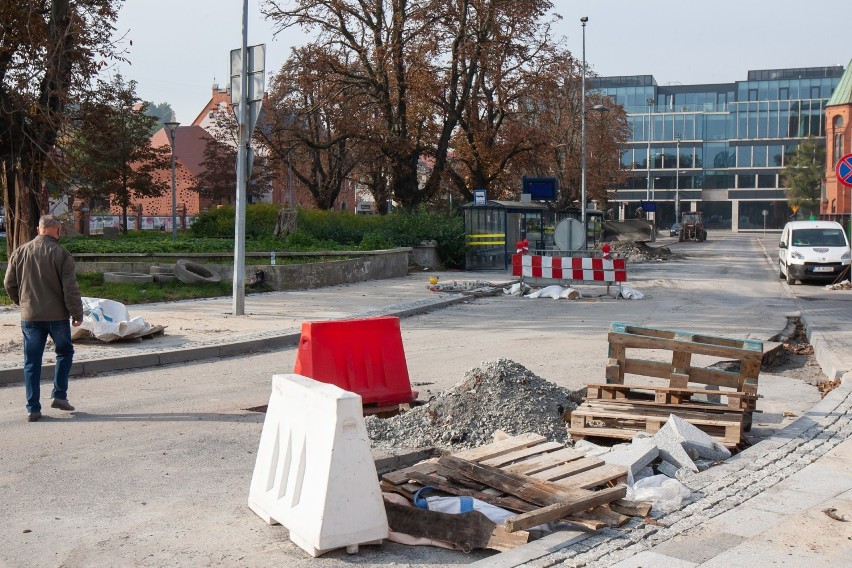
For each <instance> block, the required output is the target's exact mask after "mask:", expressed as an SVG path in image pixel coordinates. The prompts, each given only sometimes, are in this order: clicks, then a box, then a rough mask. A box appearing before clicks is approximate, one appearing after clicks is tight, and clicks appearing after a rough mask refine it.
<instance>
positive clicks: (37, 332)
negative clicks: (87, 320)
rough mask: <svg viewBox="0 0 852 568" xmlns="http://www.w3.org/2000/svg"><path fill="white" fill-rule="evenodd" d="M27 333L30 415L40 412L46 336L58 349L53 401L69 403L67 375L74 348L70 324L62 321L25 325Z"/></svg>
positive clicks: (22, 324) (26, 381)
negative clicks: (66, 401) (58, 399)
mask: <svg viewBox="0 0 852 568" xmlns="http://www.w3.org/2000/svg"><path fill="white" fill-rule="evenodd" d="M21 331H23V333H24V386H25V388H26V391H27V412H41V402H40V401H39V397H40V394H41V389H40V383H41V359H42V356H43V355H44V346H45V344H46V343H47V336H48V335H49V336H50V337H51V338H52V339H53V344H54V346H55V347H56V348H55V350H54V351H55V352H56V365H55V368H54V373H53V398H61V399H63V400H67V399H68V374H69V373H70V372H71V362H72V361H73V360H74V346H73V345H72V344H71V322H70V321H69V320H60V321H22V322H21Z"/></svg>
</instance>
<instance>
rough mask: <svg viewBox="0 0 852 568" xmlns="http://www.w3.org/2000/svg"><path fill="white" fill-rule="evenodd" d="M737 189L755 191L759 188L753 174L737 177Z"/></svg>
mask: <svg viewBox="0 0 852 568" xmlns="http://www.w3.org/2000/svg"><path fill="white" fill-rule="evenodd" d="M737 187H738V188H749V189H753V188H755V187H757V181H756V180H755V175H754V174H753V173H748V174H739V175H737Z"/></svg>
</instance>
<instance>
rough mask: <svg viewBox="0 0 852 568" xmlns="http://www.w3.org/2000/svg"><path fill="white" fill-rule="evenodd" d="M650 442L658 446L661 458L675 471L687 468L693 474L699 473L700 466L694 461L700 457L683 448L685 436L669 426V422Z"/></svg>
mask: <svg viewBox="0 0 852 568" xmlns="http://www.w3.org/2000/svg"><path fill="white" fill-rule="evenodd" d="M650 440H652V441H653V443H655V444H656V445H657V448H658V449H659V451H660V457H661V458H662V459H663V460H664V461H666V462H668V463H670V464H671V465H673V466H674V467H675V469H680V468H686V469H688V470H689V471H691V472H693V473H698V466H696V465H695V462H694V461H693V458H694V457H695V458H697V457H698V453H697V452H694V451H693V452H690V451H687V449H686V448H684V447H683V440H684V438H683V436H681V435H680V434H679V433H678V432H677V431H676V430H675V429H674V428H673V427H672V426H669V422H666V423H665V424H664V425H663V427H662V428H660V429H659V430H658V431H657V433H656V434H654V435H653V436H652V437H651V438H650ZM670 477H671V476H670Z"/></svg>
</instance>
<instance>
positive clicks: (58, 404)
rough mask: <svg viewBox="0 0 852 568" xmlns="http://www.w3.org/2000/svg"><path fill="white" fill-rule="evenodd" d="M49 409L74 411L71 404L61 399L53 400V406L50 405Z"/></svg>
mask: <svg viewBox="0 0 852 568" xmlns="http://www.w3.org/2000/svg"><path fill="white" fill-rule="evenodd" d="M50 407H51V408H58V409H59V410H68V411H71V410H74V407H73V406H71V403H70V402H68V401H67V400H65V399H62V398H54V399H53V404H51V405H50Z"/></svg>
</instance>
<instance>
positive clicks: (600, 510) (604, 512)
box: [567, 499, 630, 527]
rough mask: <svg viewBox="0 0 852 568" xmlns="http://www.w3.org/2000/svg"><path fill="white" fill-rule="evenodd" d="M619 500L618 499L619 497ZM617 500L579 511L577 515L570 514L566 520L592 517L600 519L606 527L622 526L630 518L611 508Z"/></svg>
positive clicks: (574, 520) (573, 520)
mask: <svg viewBox="0 0 852 568" xmlns="http://www.w3.org/2000/svg"><path fill="white" fill-rule="evenodd" d="M619 501H620V499H619ZM615 502H617V501H613V502H611V503H609V504H608V505H601V506H599V507H595V508H594V509H590V510H588V511H586V512H584V513H579V514H577V515H572V516H571V517H569V518H568V519H567V520H569V521H571V522H572V523H573V522H576V520H577V519H593V520H596V521H601V522H603V524H604V525H605V526H608V527H620V526H623V525H624V524H625V523H627V522H628V521H629V520H630V515H625V514H623V513H617V512H616V511H615V510H614V509H612V508H611V507H612V504H613V503H615Z"/></svg>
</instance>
